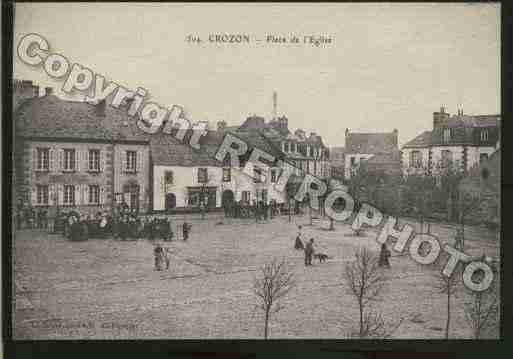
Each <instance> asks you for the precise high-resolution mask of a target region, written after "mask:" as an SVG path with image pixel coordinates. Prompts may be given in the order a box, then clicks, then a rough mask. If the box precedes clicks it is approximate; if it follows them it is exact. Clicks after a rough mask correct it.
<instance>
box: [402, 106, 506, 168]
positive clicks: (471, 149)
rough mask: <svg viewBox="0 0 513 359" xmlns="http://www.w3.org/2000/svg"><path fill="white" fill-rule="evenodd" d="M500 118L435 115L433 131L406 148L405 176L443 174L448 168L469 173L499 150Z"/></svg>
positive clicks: (495, 116)
mask: <svg viewBox="0 0 513 359" xmlns="http://www.w3.org/2000/svg"><path fill="white" fill-rule="evenodd" d="M499 141H500V116H499V115H464V114H463V111H462V110H459V111H458V113H457V114H456V115H453V116H451V115H450V114H449V113H446V112H445V109H444V108H443V107H442V108H440V111H439V112H434V113H433V130H431V131H424V132H423V133H421V134H420V135H419V136H417V137H415V138H414V139H413V140H411V141H409V142H408V143H406V144H405V145H404V146H403V147H402V163H403V174H404V175H409V174H423V173H425V174H440V173H442V172H443V171H444V170H446V169H448V168H453V169H455V170H456V171H463V172H467V171H469V170H470V169H471V168H472V167H474V166H477V165H479V163H481V162H483V161H485V160H486V159H487V158H488V156H490V155H491V154H492V153H493V152H494V151H495V150H496V149H497V148H498V146H499Z"/></svg>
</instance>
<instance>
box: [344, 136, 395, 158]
mask: <svg viewBox="0 0 513 359" xmlns="http://www.w3.org/2000/svg"><path fill="white" fill-rule="evenodd" d="M394 150H397V134H396V133H394V132H391V133H348V134H347V136H346V154H351V153H365V154H377V153H387V152H391V151H394Z"/></svg>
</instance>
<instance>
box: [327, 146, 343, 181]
mask: <svg viewBox="0 0 513 359" xmlns="http://www.w3.org/2000/svg"><path fill="white" fill-rule="evenodd" d="M345 152H346V149H345V147H331V148H330V168H331V177H333V178H336V179H338V180H342V179H344V168H345Z"/></svg>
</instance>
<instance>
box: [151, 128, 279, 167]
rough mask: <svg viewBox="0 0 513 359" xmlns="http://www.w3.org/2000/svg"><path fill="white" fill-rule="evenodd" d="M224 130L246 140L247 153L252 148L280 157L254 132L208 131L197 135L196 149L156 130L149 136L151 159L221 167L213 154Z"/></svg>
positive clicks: (162, 163) (169, 162) (157, 161)
mask: <svg viewBox="0 0 513 359" xmlns="http://www.w3.org/2000/svg"><path fill="white" fill-rule="evenodd" d="M227 133H230V134H232V135H234V136H236V137H238V138H240V139H241V140H243V141H244V142H246V143H247V144H248V151H247V153H248V154H249V153H250V150H251V149H253V148H255V147H256V148H258V149H260V150H262V151H265V152H267V153H269V154H271V155H273V156H275V157H276V158H281V157H280V156H281V155H282V153H281V151H279V150H278V149H277V148H276V147H275V146H274V145H273V144H272V143H271V142H270V141H269V140H267V139H266V138H265V137H264V136H263V135H261V134H260V133H258V132H254V131H236V132H235V131H230V132H226V131H208V132H207V134H206V135H205V136H203V137H201V138H200V141H199V144H200V149H199V150H196V149H193V148H192V147H190V146H189V145H188V144H184V143H182V142H181V141H179V140H177V139H176V138H174V137H173V136H171V135H168V134H164V133H161V132H160V133H158V134H155V135H152V137H151V139H150V149H151V156H152V161H153V163H154V164H155V165H160V166H181V167H196V166H215V167H222V166H223V163H222V162H221V161H218V160H217V159H215V154H216V153H217V150H218V149H219V146H221V144H222V143H223V140H224V137H225V136H226V134H227ZM186 139H187V137H186ZM246 157H247V156H246Z"/></svg>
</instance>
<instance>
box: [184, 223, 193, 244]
mask: <svg viewBox="0 0 513 359" xmlns="http://www.w3.org/2000/svg"><path fill="white" fill-rule="evenodd" d="M190 229H191V228H190V225H189V223H187V222H183V225H182V232H183V240H184V241H186V240H187V239H189V231H190Z"/></svg>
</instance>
